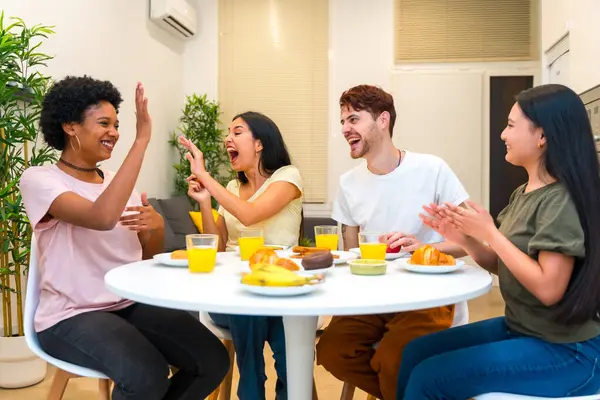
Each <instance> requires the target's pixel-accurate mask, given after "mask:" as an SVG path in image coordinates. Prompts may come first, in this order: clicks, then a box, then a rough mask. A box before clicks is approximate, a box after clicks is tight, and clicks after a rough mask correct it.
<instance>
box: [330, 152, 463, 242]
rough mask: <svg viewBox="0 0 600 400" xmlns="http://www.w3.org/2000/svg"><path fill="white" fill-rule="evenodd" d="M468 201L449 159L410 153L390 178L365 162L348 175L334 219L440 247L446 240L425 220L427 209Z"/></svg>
mask: <svg viewBox="0 0 600 400" xmlns="http://www.w3.org/2000/svg"><path fill="white" fill-rule="evenodd" d="M468 198H469V195H468V194H467V192H466V190H465V188H464V187H463V185H462V184H461V183H460V181H459V179H458V177H457V176H456V175H455V174H454V172H453V171H452V169H451V168H450V166H448V164H446V162H445V161H444V160H442V159H441V158H439V157H436V156H434V155H430V154H420V153H412V152H408V151H406V152H405V156H404V160H403V161H402V164H400V166H399V167H398V168H396V169H395V170H394V171H392V172H390V173H389V174H386V175H376V174H374V173H372V172H371V171H369V169H368V168H367V164H366V162H364V163H362V164H361V165H358V166H356V167H354V168H353V169H351V170H350V171H348V172H346V173H345V174H344V175H342V177H341V178H340V188H339V191H338V194H337V198H336V200H335V203H334V205H333V214H332V218H333V219H334V220H336V221H338V222H340V223H341V224H344V225H347V226H358V227H360V231H362V232H380V233H388V232H404V233H407V234H412V235H415V237H416V238H417V239H419V240H420V241H421V242H422V243H436V242H440V241H443V238H442V237H441V236H440V235H439V234H438V233H437V232H435V231H434V230H432V229H430V228H429V227H427V226H426V225H424V224H423V221H421V219H420V218H419V213H423V212H424V210H423V206H424V205H429V204H431V203H438V204H443V203H444V202H449V203H453V204H456V205H458V204H460V203H462V202H464V201H465V200H467V199H468Z"/></svg>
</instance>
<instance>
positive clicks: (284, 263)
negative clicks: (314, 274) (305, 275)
mask: <svg viewBox="0 0 600 400" xmlns="http://www.w3.org/2000/svg"><path fill="white" fill-rule="evenodd" d="M275 265H277V266H278V267H283V268H285V269H287V270H290V271H300V267H299V266H298V264H296V263H295V262H293V261H292V260H290V259H289V258H279V259H277V261H275Z"/></svg>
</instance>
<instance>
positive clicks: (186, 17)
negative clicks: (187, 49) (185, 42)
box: [150, 0, 198, 38]
mask: <svg viewBox="0 0 600 400" xmlns="http://www.w3.org/2000/svg"><path fill="white" fill-rule="evenodd" d="M150 19H151V20H152V21H153V22H155V23H157V24H158V25H159V26H160V27H161V28H163V29H165V30H167V31H169V32H171V33H172V34H173V35H175V36H178V37H183V38H190V37H192V36H194V35H195V34H196V31H197V26H198V25H197V24H198V22H197V18H196V10H194V8H193V7H192V6H191V5H190V4H189V3H188V2H187V1H186V0H150Z"/></svg>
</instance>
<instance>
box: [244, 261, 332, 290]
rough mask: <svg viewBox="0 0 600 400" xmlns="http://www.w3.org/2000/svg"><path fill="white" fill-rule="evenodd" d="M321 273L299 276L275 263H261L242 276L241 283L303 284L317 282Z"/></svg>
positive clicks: (258, 284)
mask: <svg viewBox="0 0 600 400" xmlns="http://www.w3.org/2000/svg"><path fill="white" fill-rule="evenodd" d="M322 279H323V278H322V276H321V275H312V276H301V275H297V274H295V273H294V272H292V271H289V270H287V269H285V268H282V267H278V266H276V265H268V264H265V265H262V266H259V267H258V268H256V269H254V270H253V271H252V272H250V273H246V274H244V275H243V276H242V283H243V284H246V285H252V286H277V287H285V286H304V285H311V284H314V283H318V282H320V281H321V280H322Z"/></svg>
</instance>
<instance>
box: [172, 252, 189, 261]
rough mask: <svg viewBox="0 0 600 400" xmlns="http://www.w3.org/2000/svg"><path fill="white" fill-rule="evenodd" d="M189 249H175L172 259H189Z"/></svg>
mask: <svg viewBox="0 0 600 400" xmlns="http://www.w3.org/2000/svg"><path fill="white" fill-rule="evenodd" d="M187 258H188V255H187V250H175V251H174V252H172V253H171V259H173V260H187Z"/></svg>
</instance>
